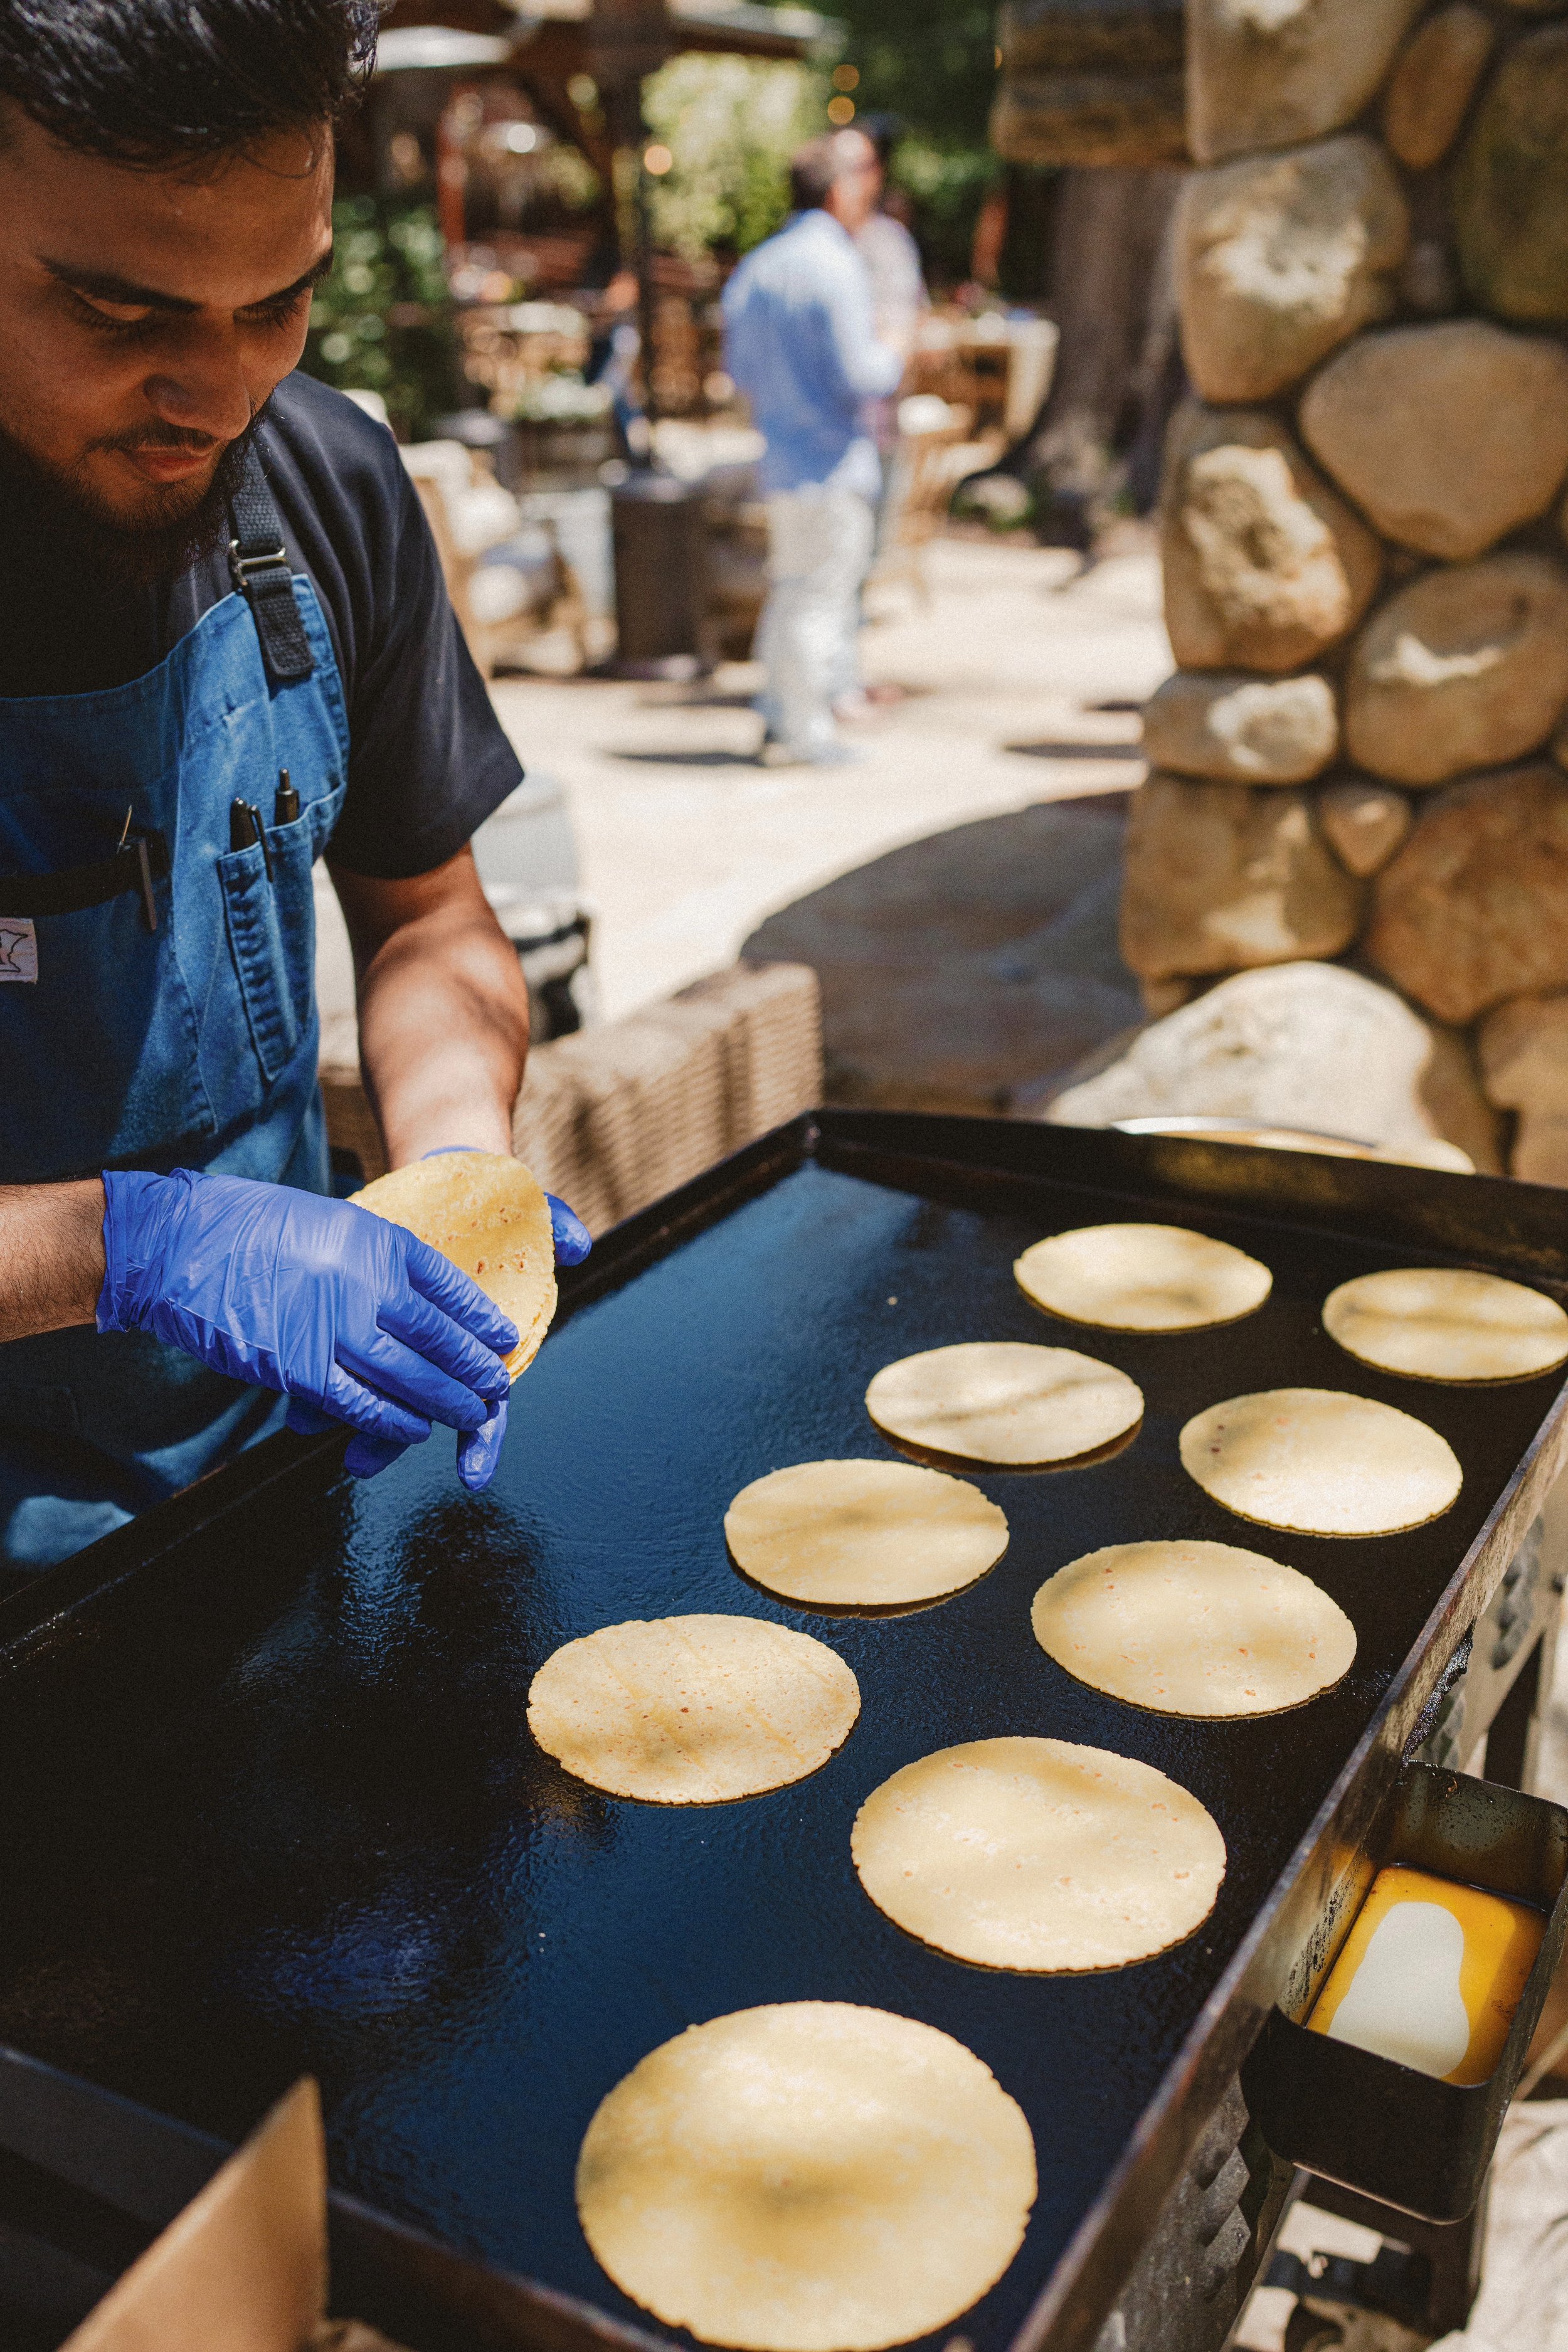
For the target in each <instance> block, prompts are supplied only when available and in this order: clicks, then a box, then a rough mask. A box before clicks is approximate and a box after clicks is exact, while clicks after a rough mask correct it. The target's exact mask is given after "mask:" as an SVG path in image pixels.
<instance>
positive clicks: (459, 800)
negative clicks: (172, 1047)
mask: <svg viewBox="0 0 1568 2352" xmlns="http://www.w3.org/2000/svg"><path fill="white" fill-rule="evenodd" d="M257 440H258V448H259V450H260V455H261V461H262V465H263V467H265V469H266V473H267V478H268V483H269V484H270V486H271V489H272V494H273V497H274V498H275V499H276V500H277V502H278V510H279V515H280V517H281V519H282V523H283V536H284V541H285V544H286V546H287V548H288V551H289V562H290V563H291V564H292V565H293V567H294V569H295V570H296V572H304V573H305V574H306V575H307V576H308V577H309V578H310V580H311V581H312V582H313V583H314V585H315V590H316V594H317V596H318V597H319V598H320V600H321V610H322V612H323V613H324V614H325V615H326V622H327V627H328V629H329V631H330V632H331V640H332V648H333V651H334V652H335V653H336V655H337V657H338V667H339V669H340V670H341V672H342V681H343V695H344V700H345V702H346V705H347V709H348V716H349V744H350V748H349V769H348V791H347V793H346V794H345V796H344V800H343V806H342V814H341V815H340V817H339V819H338V823H337V827H336V830H335V832H334V833H333V835H332V842H331V852H330V855H331V858H332V860H333V861H334V863H341V864H342V865H343V866H347V867H349V868H350V869H351V871H353V872H354V873H356V874H368V875H374V876H377V877H383V878H386V879H397V878H401V877H405V876H407V875H413V874H427V873H428V872H429V871H430V870H431V868H432V867H433V866H440V865H442V864H444V863H445V861H446V860H447V858H449V857H454V856H456V855H457V853H458V850H459V849H461V848H462V846H463V845H464V844H465V842H467V841H468V839H469V837H470V836H471V835H472V834H473V833H474V832H475V830H476V829H477V828H478V826H479V825H480V824H482V823H483V822H484V820H485V818H486V817H487V816H489V814H490V812H491V811H492V810H493V809H495V808H497V807H499V806H500V803H501V802H502V801H503V800H505V798H506V796H507V794H508V793H510V792H511V791H512V790H513V789H514V788H515V786H516V785H517V784H518V782H520V781H521V775H522V771H521V767H520V766H519V764H518V760H517V755H516V753H515V752H514V751H513V750H512V748H511V745H510V743H509V742H508V740H507V738H506V735H505V733H504V732H503V730H502V729H501V726H500V721H499V719H497V718H496V715H495V712H494V710H493V709H492V708H491V705H490V699H489V695H488V694H487V693H486V691H485V688H484V682H483V680H482V679H481V678H480V677H479V672H478V670H477V669H476V668H475V667H474V664H473V661H472V660H471V658H470V656H469V654H468V647H467V646H466V645H465V644H464V642H463V637H462V632H461V631H460V630H459V628H458V623H457V617H456V615H455V614H454V613H453V611H452V607H451V603H450V600H449V599H448V597H447V590H446V584H445V583H444V581H443V579H442V576H441V565H440V559H439V558H438V556H437V552H436V546H435V542H434V541H433V540H432V538H431V536H430V530H429V527H428V525H427V524H426V520H425V510H424V509H423V507H422V506H421V505H420V503H419V494H418V492H417V490H416V488H415V487H414V484H413V482H412V480H411V479H410V478H409V476H408V473H407V470H406V468H405V466H404V464H403V460H402V458H401V457H399V455H398V452H397V446H396V444H395V441H394V440H393V438H392V436H391V434H390V433H388V432H387V431H386V429H385V427H384V425H378V424H376V423H375V421H374V418H372V417H369V416H367V415H365V414H364V412H363V409H361V408H359V407H357V406H356V405H355V404H354V403H353V401H352V400H345V399H344V397H343V395H342V393H338V392H333V391H331V390H330V389H329V387H328V386H327V385H325V384H322V383H316V382H315V381H314V379H313V378H312V377H310V376H306V375H291V376H289V377H288V378H286V379H285V381H284V382H283V383H280V384H279V387H278V390H277V391H276V392H275V393H274V394H273V395H272V399H271V401H270V402H269V404H268V408H267V412H266V415H264V417H263V419H262V422H261V424H260V426H259V427H258V435H257ZM3 536H4V540H5V551H6V559H7V560H6V562H5V563H4V564H0V695H6V696H11V695H17V696H20V695H44V694H47V695H57V694H89V693H94V692H98V691H100V690H101V689H103V688H109V687H116V686H124V685H127V684H129V682H130V681H131V679H132V678H135V677H142V676H144V675H145V673H146V672H147V671H148V670H150V669H153V668H155V667H157V665H158V663H159V662H161V661H162V660H163V657H164V656H165V655H166V654H167V653H169V652H170V651H171V650H172V649H173V647H174V646H175V645H177V644H178V642H179V640H180V639H181V638H182V637H183V636H184V635H186V634H187V633H188V632H189V631H190V630H191V629H193V628H194V627H195V625H196V623H197V622H198V621H199V620H200V619H201V618H202V615H203V614H205V613H206V612H207V611H208V610H209V609H210V608H211V607H212V606H213V605H214V604H217V603H218V602H219V601H220V600H221V599H222V598H223V597H225V596H226V595H228V594H229V593H230V581H229V576H228V560H227V551H226V549H224V548H218V549H216V550H215V551H213V552H212V553H211V554H210V555H206V556H204V557H202V558H201V559H200V560H199V561H198V562H195V563H194V564H192V565H191V566H190V567H189V568H188V569H187V570H186V571H184V572H182V573H181V574H180V575H179V576H178V578H176V579H174V580H167V581H163V582H156V583H146V584H142V583H132V582H129V581H127V580H125V579H122V578H105V577H101V576H94V573H93V571H92V567H91V566H89V565H84V564H83V562H81V560H80V558H79V555H78V553H77V551H76V549H75V547H74V546H73V543H72V540H71V536H70V533H69V530H68V529H62V528H61V526H60V518H59V517H58V513H47V512H44V511H34V510H33V509H32V508H31V506H30V504H29V502H28V500H26V499H22V500H20V502H19V504H18V505H17V506H16V507H14V508H13V510H12V512H11V513H10V515H9V516H8V517H7V518H6V520H5V529H4V534H3Z"/></svg>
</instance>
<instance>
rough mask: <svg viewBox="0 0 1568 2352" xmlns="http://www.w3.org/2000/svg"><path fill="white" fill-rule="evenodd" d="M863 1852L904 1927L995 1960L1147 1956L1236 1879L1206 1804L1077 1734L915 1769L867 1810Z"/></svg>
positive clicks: (1197, 1918) (950, 1753) (1061, 1963)
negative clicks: (1230, 1877)
mask: <svg viewBox="0 0 1568 2352" xmlns="http://www.w3.org/2000/svg"><path fill="white" fill-rule="evenodd" d="M850 1852H851V1853H852V1854H853V1856H854V1861H855V1867H856V1869H857V1870H858V1873H859V1874H860V1884H861V1885H863V1886H864V1888H865V1889H866V1892H867V1894H868V1895H869V1896H870V1898H871V1900H872V1902H873V1903H875V1904H876V1905H877V1906H879V1909H881V1910H883V1911H885V1912H886V1913H887V1914H888V1916H889V1918H890V1919H895V1920H897V1922H898V1924H899V1926H900V1927H905V1928H907V1929H908V1930H909V1932H910V1935H911V1936H918V1937H920V1938H921V1941H922V1942H923V1943H927V1944H934V1945H935V1946H936V1948H937V1949H938V1950H939V1951H943V1952H951V1953H952V1954H953V1955H954V1956H955V1957H956V1958H959V1959H961V1960H975V1961H979V1962H981V1963H982V1964H983V1965H984V1966H986V1967H990V1968H994V1969H1035V1970H1047V1969H1049V1970H1058V1969H1121V1968H1126V1967H1127V1966H1128V1964H1129V1962H1131V1961H1133V1960H1146V1959H1149V1958H1152V1955H1153V1954H1154V1953H1156V1952H1163V1951H1164V1950H1166V1949H1167V1948H1169V1946H1171V1945H1172V1944H1179V1943H1181V1942H1182V1941H1183V1940H1184V1937H1188V1936H1190V1935H1191V1934H1192V1933H1193V1930H1194V1928H1195V1927H1199V1926H1200V1925H1201V1924H1202V1922H1203V1921H1204V1920H1205V1918H1207V1916H1208V1915H1209V1912H1210V1911H1211V1910H1212V1909H1213V1907H1214V1901H1215V1895H1217V1894H1218V1892H1219V1886H1220V1881H1221V1880H1222V1879H1223V1878H1224V1876H1225V1840H1224V1839H1223V1838H1222V1837H1221V1835H1220V1833H1219V1831H1218V1829H1217V1828H1216V1827H1215V1822H1213V1820H1212V1819H1211V1818H1210V1816H1209V1814H1208V1813H1207V1812H1206V1811H1205V1810H1204V1808H1203V1806H1202V1805H1200V1804H1199V1802H1198V1801H1197V1799H1196V1798H1195V1797H1194V1796H1190V1795H1189V1794H1188V1792H1187V1790H1185V1789H1183V1788H1180V1787H1179V1786H1178V1785H1177V1783H1176V1782H1175V1781H1174V1780H1167V1779H1166V1777H1165V1775H1164V1773H1163V1772H1157V1771H1156V1770H1155V1769H1154V1768H1153V1766H1152V1764H1140V1763H1137V1762H1135V1761H1134V1759H1132V1758H1131V1757H1130V1756H1114V1755H1112V1754H1111V1753H1110V1750H1109V1749H1107V1748H1079V1747H1076V1746H1074V1745H1072V1744H1071V1743H1069V1742H1068V1741H1067V1740H1065V1739H1032V1738H1013V1739H974V1740H971V1741H969V1742H968V1743H967V1744H966V1745H965V1746H963V1747H961V1748H942V1749H940V1750H939V1751H938V1753H937V1754H935V1755H933V1756H922V1757H921V1759H920V1761H919V1762H918V1763H915V1764H906V1765H905V1767H904V1769H903V1770H902V1771H901V1772H895V1773H894V1775H893V1777H892V1779H891V1780H884V1781H883V1783H882V1785H881V1787H880V1788H879V1789H876V1790H873V1791H872V1793H871V1794H870V1796H868V1798H867V1800H866V1801H865V1803H864V1804H863V1805H862V1806H861V1808H860V1811H859V1812H858V1814H857V1815H856V1818H855V1828H854V1832H853V1834H852V1836H851V1840H850Z"/></svg>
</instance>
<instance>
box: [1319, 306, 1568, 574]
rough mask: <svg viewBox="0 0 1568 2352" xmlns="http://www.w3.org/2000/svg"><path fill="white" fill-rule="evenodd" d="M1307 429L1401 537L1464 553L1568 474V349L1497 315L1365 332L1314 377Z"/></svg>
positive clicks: (1336, 473)
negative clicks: (1509, 326) (1498, 322)
mask: <svg viewBox="0 0 1568 2352" xmlns="http://www.w3.org/2000/svg"><path fill="white" fill-rule="evenodd" d="M1301 432H1302V436H1303V438H1304V439H1305V441H1306V443H1307V446H1308V447H1309V448H1310V450H1311V452H1312V455H1313V456H1314V457H1316V458H1317V459H1318V461H1319V463H1320V464H1321V465H1322V466H1324V467H1327V469H1328V471H1329V473H1330V474H1331V475H1332V477H1333V478H1334V480H1335V481H1336V482H1338V483H1339V485H1340V487H1341V488H1342V489H1345V490H1348V491H1349V492H1350V494H1351V496H1352V499H1355V501H1356V503H1357V505H1358V506H1359V507H1360V508H1361V509H1362V511H1363V513H1364V514H1367V515H1369V516H1370V517H1371V518H1372V520H1373V522H1374V523H1375V524H1376V525H1377V527H1378V529H1379V530H1381V531H1382V532H1384V535H1385V536H1386V537H1387V538H1389V539H1394V540H1398V541H1400V542H1401V543H1402V544H1403V545H1404V546H1405V547H1413V548H1416V549H1418V550H1419V551H1420V552H1421V553H1422V554H1424V555H1436V556H1440V557H1441V558H1442V560H1443V561H1444V562H1446V563H1458V562H1465V561H1466V560H1467V559H1468V558H1469V557H1471V556H1476V555H1479V554H1481V553H1482V552H1483V551H1484V550H1485V549H1487V548H1489V547H1490V546H1491V545H1492V544H1493V542H1494V541H1497V540H1500V539H1501V538H1502V536H1503V534H1504V533H1505V532H1506V531H1510V530H1516V529H1517V528H1518V526H1519V525H1520V524H1521V523H1523V522H1528V521H1530V520H1531V518H1532V517H1533V516H1535V515H1539V514H1544V512H1545V511H1546V509H1547V508H1548V507H1549V506H1550V505H1551V504H1552V498H1553V496H1554V495H1555V493H1556V491H1557V490H1558V488H1560V487H1561V485H1562V481H1563V476H1564V474H1568V352H1565V351H1564V350H1563V347H1562V345H1561V344H1559V343H1555V342H1552V341H1548V340H1547V339H1546V337H1545V336H1543V335H1518V334H1510V333H1509V332H1508V331H1506V330H1505V329H1503V328H1501V327H1494V326H1491V325H1490V324H1489V323H1488V321H1487V320H1484V319H1454V320H1447V321H1445V322H1444V323H1442V324H1441V325H1437V326H1430V327H1395V328H1393V329H1391V330H1390V331H1388V332H1387V333H1385V334H1380V335H1363V336H1361V337H1359V338H1358V339H1357V340H1356V341H1354V342H1353V343H1352V344H1350V345H1349V346H1348V347H1347V349H1346V350H1344V351H1342V352H1339V353H1338V354H1337V356H1336V357H1335V358H1333V359H1331V361H1330V362H1329V363H1328V365H1327V366H1326V367H1325V368H1323V369H1322V370H1321V373H1319V374H1318V375H1316V376H1314V377H1313V379H1312V382H1311V383H1310V384H1309V385H1308V387H1307V391H1306V394H1305V396H1304V398H1303V399H1302V402H1301Z"/></svg>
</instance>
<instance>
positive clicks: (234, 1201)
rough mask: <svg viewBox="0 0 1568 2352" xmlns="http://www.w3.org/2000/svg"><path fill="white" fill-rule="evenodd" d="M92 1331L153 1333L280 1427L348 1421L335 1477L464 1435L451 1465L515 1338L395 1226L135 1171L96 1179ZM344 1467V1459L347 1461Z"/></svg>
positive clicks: (231, 1183)
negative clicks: (97, 1266) (284, 1401)
mask: <svg viewBox="0 0 1568 2352" xmlns="http://www.w3.org/2000/svg"><path fill="white" fill-rule="evenodd" d="M103 1193H104V1213H103V1245H104V1255H105V1259H106V1270H105V1273H104V1279H103V1289H102V1293H101V1295H100V1298H99V1302H98V1328H99V1329H100V1331H150V1332H152V1333H153V1336H154V1338H156V1339H163V1340H166V1341H168V1342H170V1343H171V1344H172V1345H173V1346H174V1347H177V1348H184V1349H185V1350H186V1352H187V1353H188V1354H190V1355H193V1356H196V1357H199V1358H200V1360H201V1361H202V1362H203V1363H205V1364H210V1365H211V1366H212V1368H213V1370H215V1371H219V1372H226V1373H227V1374H228V1376H229V1378H230V1379H231V1380H239V1381H252V1382H253V1383H254V1384H255V1385H256V1386H258V1387H259V1388H270V1389H280V1390H281V1391H283V1392H284V1394H285V1395H287V1396H289V1397H290V1398H292V1399H295V1400H296V1401H297V1402H296V1403H295V1404H294V1405H291V1406H290V1410H289V1420H290V1423H291V1424H292V1425H294V1426H300V1422H296V1420H295V1414H296V1412H298V1413H300V1416H301V1419H302V1421H303V1423H304V1425H306V1426H308V1427H310V1429H312V1430H320V1429H322V1428H325V1427H327V1426H330V1425H331V1423H342V1422H346V1423H348V1425H349V1427H350V1428H351V1429H353V1431H354V1432H355V1433H356V1434H355V1436H354V1437H353V1441H352V1442H351V1444H350V1446H349V1457H353V1456H354V1455H355V1454H356V1449H357V1450H359V1458H358V1459H357V1460H353V1459H349V1460H348V1466H349V1467H351V1468H353V1469H354V1470H355V1471H356V1472H357V1473H359V1474H360V1475H366V1474H368V1472H369V1471H370V1470H371V1469H372V1468H380V1467H382V1466H384V1465H383V1463H382V1461H381V1460H380V1459H379V1458H377V1457H378V1456H379V1453H380V1449H381V1448H382V1447H384V1445H385V1444H387V1443H388V1442H389V1441H390V1442H391V1443H392V1444H395V1445H396V1446H397V1447H398V1448H399V1450H401V1448H402V1447H403V1446H405V1445H417V1444H422V1443H423V1441H424V1440H425V1439H426V1437H428V1436H429V1434H430V1425H431V1423H432V1422H437V1421H441V1422H446V1423H448V1424H449V1426H450V1427H452V1428H454V1429H456V1430H458V1431H459V1432H460V1433H466V1436H465V1439H464V1444H463V1453H464V1454H467V1453H468V1452H469V1451H470V1449H474V1450H477V1451H478V1453H479V1455H480V1457H481V1463H480V1464H476V1465H469V1466H470V1467H479V1466H481V1465H482V1461H483V1458H484V1457H485V1456H486V1455H487V1454H488V1456H489V1467H488V1468H484V1469H483V1475H481V1476H479V1477H478V1478H475V1477H473V1476H471V1475H469V1468H466V1467H465V1465H464V1462H463V1459H462V1456H461V1455H460V1456H459V1463H458V1467H459V1471H461V1472H462V1474H463V1475H464V1477H465V1482H466V1483H468V1484H478V1485H483V1484H484V1482H485V1479H486V1478H487V1477H488V1476H489V1475H490V1472H491V1471H492V1470H493V1468H494V1459H493V1448H489V1447H488V1446H487V1445H486V1444H485V1443H484V1441H485V1440H487V1439H488V1438H489V1433H490V1429H491V1425H492V1423H494V1422H495V1421H497V1420H498V1419H499V1421H500V1426H501V1427H502V1428H504V1426H505V1412H506V1397H507V1390H508V1386H509V1383H508V1380H507V1370H506V1366H505V1364H504V1362H503V1361H502V1358H503V1356H504V1355H505V1354H506V1353H507V1352H508V1351H509V1350H510V1349H512V1348H515V1347H516V1345H517V1336H518V1335H517V1329H516V1327H515V1325H514V1324H512V1323H511V1322H510V1320H509V1319H508V1318H507V1317H506V1316H505V1315H503V1314H502V1313H501V1311H500V1307H497V1306H495V1305H494V1304H493V1303H492V1301H491V1300H489V1298H487V1297H485V1295H484V1293H483V1291H482V1290H481V1289H480V1288H479V1285H478V1283H476V1282H472V1281H470V1279H469V1278H468V1276H467V1275H466V1274H463V1273H461V1272H459V1270H458V1267H457V1266H455V1265H453V1264H452V1262H451V1260H450V1259H449V1258H445V1257H443V1256H442V1255H441V1254H440V1252H439V1251H438V1250H434V1249H432V1248H430V1246H429V1244H427V1243H426V1242H422V1241H419V1240H417V1239H416V1236H415V1235H414V1234H410V1233H407V1232H405V1230H404V1228H403V1227H402V1226H401V1225H394V1224H389V1223H387V1221H386V1220H385V1218H384V1217H377V1216H373V1215H372V1214H371V1213H370V1211H369V1210H367V1209H357V1208H355V1207H354V1206H353V1203H352V1202H348V1201H333V1200H328V1199H325V1198H323V1197H322V1196H321V1194H320V1193H316V1192H293V1191H291V1190H289V1188H288V1187H286V1186H284V1185H281V1184H258V1183H253V1182H251V1181H249V1180H248V1179H247V1178H246V1177H242V1176H217V1175H205V1174H198V1173H196V1172H195V1171H192V1170H191V1169H188V1168H176V1169H175V1171H174V1174H173V1175H172V1176H153V1175H148V1174H144V1173H142V1172H141V1171H130V1172H126V1173H110V1174H107V1175H106V1176H105V1177H104V1180H103ZM345 1458H346V1459H347V1457H345Z"/></svg>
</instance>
